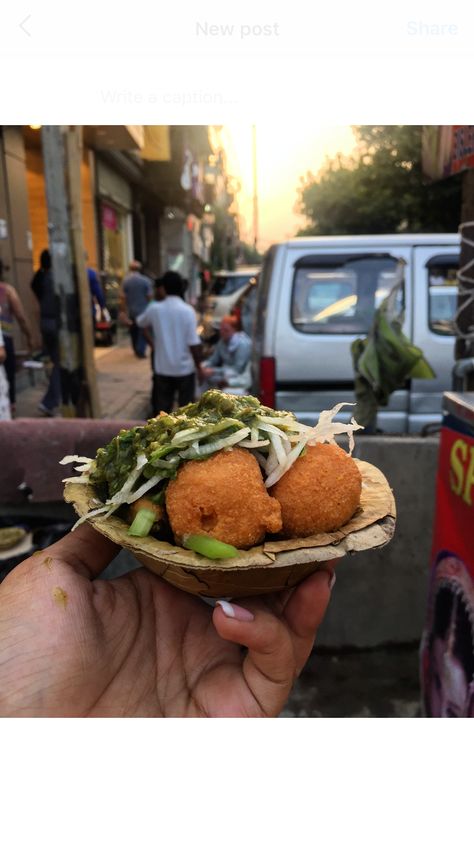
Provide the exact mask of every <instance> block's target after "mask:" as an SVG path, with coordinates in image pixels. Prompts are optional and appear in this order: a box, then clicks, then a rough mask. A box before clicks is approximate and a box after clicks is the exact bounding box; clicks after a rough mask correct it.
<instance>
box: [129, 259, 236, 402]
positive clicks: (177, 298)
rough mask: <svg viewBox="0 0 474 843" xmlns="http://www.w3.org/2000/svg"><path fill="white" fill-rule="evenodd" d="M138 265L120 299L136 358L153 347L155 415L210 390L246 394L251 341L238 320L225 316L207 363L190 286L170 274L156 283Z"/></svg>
mask: <svg viewBox="0 0 474 843" xmlns="http://www.w3.org/2000/svg"><path fill="white" fill-rule="evenodd" d="M141 270H142V267H141V264H140V263H139V262H138V261H133V262H132V263H131V264H130V272H129V274H128V275H127V277H126V278H125V279H124V282H123V285H122V293H121V300H120V318H121V321H122V323H123V324H125V325H127V326H128V328H129V331H130V340H131V344H132V348H133V351H134V353H135V354H136V356H137V357H140V358H143V357H146V348H147V345H148V346H150V348H151V363H152V373H153V375H152V384H153V385H152V397H151V405H152V411H153V414H154V415H157V414H158V413H160V412H162V411H163V412H166V413H169V412H170V411H171V410H172V408H173V406H174V403H175V401H176V402H177V404H178V406H182V405H184V404H188V403H189V402H191V401H194V399H195V397H196V395H197V392H199V391H202V390H204V389H207V388H208V387H211V386H213V387H217V388H219V389H224V388H225V389H226V390H228V391H230V392H235V391H237V392H244V391H245V390H246V389H248V387H249V386H250V354H251V341H250V338H249V337H248V336H247V334H245V332H244V331H242V330H241V329H240V325H239V322H238V319H237V318H236V317H235V316H231V315H229V316H224V317H223V319H222V320H221V323H220V330H219V333H220V337H219V340H218V341H217V343H216V344H215V347H214V350H213V351H212V353H211V354H210V356H208V357H207V358H206V359H205V357H204V352H203V346H202V343H201V339H200V336H199V334H198V330H197V329H198V324H197V314H196V311H195V309H194V308H193V307H192V305H190V304H188V303H187V302H186V301H185V292H186V286H187V282H186V280H185V279H183V278H182V277H181V275H180V274H179V273H178V272H173V271H171V270H169V271H168V272H165V274H164V275H163V276H162V277H160V278H158V279H157V280H156V282H155V287H154V290H153V285H152V282H151V280H150V279H149V278H147V276H146V275H143V274H142V271H141Z"/></svg>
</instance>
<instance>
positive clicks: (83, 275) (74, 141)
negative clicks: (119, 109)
mask: <svg viewBox="0 0 474 843" xmlns="http://www.w3.org/2000/svg"><path fill="white" fill-rule="evenodd" d="M66 153H67V154H66V160H67V173H68V182H69V205H70V215H71V234H72V237H71V245H72V252H73V256H74V263H73V265H74V267H75V270H76V271H75V281H76V285H77V292H78V294H79V312H80V322H81V325H80V332H81V338H82V362H83V374H84V377H83V381H82V390H81V407H80V410H81V412H80V415H89V416H92V418H100V416H101V412H100V401H99V393H98V389H97V376H96V368H95V361H94V332H93V322H92V312H91V293H90V287H89V279H88V277H87V266H86V257H85V250H84V233H83V226H82V201H81V161H82V126H69V127H68V129H67V134H66Z"/></svg>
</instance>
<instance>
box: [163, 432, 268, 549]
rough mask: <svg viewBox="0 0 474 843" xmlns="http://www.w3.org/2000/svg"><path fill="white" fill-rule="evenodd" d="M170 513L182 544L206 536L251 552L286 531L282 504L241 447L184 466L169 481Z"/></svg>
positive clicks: (173, 526) (255, 462)
mask: <svg viewBox="0 0 474 843" xmlns="http://www.w3.org/2000/svg"><path fill="white" fill-rule="evenodd" d="M166 511H167V513H168V518H169V522H170V526H171V529H172V531H173V535H174V537H175V540H176V541H177V543H178V544H183V542H184V537H185V536H186V535H198V534H200V535H203V534H204V535H207V536H211V537H212V538H215V539H218V540H220V541H222V542H226V543H228V544H231V545H233V546H234V547H237V548H249V547H254V545H258V544H260V543H261V542H262V541H263V539H264V538H265V534H266V533H279V532H280V530H281V528H282V520H281V508H280V504H279V503H278V501H276V500H275V499H274V498H271V497H270V495H269V494H268V492H267V490H266V489H265V486H264V483H263V478H262V473H261V471H260V467H259V465H258V462H257V460H256V459H255V457H254V456H253V455H252V454H251V453H250V452H249V451H247V450H245V449H244V448H239V447H236V448H231V449H230V450H229V451H225V450H224V451H218V452H217V453H216V454H213V455H212V456H210V457H209V459H207V460H202V461H201V460H193V461H191V460H190V461H189V462H186V463H183V465H182V466H181V467H180V469H179V470H178V472H177V475H176V478H175V479H174V480H170V481H169V484H168V488H167V490H166Z"/></svg>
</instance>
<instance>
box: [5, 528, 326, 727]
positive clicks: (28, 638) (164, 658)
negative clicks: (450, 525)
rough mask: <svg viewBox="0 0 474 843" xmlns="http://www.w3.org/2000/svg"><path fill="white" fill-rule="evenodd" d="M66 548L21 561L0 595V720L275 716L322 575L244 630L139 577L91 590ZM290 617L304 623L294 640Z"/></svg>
mask: <svg viewBox="0 0 474 843" xmlns="http://www.w3.org/2000/svg"><path fill="white" fill-rule="evenodd" d="M85 531H88V532H85ZM85 531H84V530H83V531H82V545H83V548H84V549H86V550H88V551H89V553H90V551H91V550H94V548H95V549H96V551H97V548H99V549H100V545H101V544H102V545H103V542H105V541H106V540H104V539H102V538H101V537H100V536H98V534H96V533H95V534H94V533H93V531H91V530H90V528H89V527H86V528H85ZM79 532H80V531H79V530H78V531H77V533H78V534H79ZM70 541H71V537H70V536H68V537H66V539H63V540H62V541H61V542H59V543H58V544H57V545H56V546H54V547H53V548H51V549H50V550H48V551H45V552H44V553H42V554H39V555H35V556H33V557H31V558H30V559H29V560H27V561H26V562H25V563H23V564H22V565H21V566H19V568H17V569H16V570H15V571H14V572H13V573H12V574H10V576H9V577H8V578H7V580H6V581H5V582H4V583H3V585H2V586H1V592H0V594H1V598H2V599H1V601H0V678H1V681H0V688H3V689H4V690H3V691H0V713H2V714H3V715H4V716H5V715H9V714H10V715H25V716H41V715H43V716H72V717H74V716H79V717H81V716H105V717H112V716H144V717H156V716H191V717H192V716H207V717H215V716H244V717H249V716H250V717H255V716H262V715H275V714H277V713H278V712H279V711H280V710H281V708H282V707H283V705H284V703H285V701H286V699H287V696H288V694H289V691H290V689H291V685H292V682H293V680H294V678H295V675H296V673H297V672H298V671H299V670H300V669H301V667H302V666H303V664H304V662H305V660H306V658H307V657H308V655H309V652H310V650H311V646H312V643H313V639H314V631H315V623H314V616H315V612H316V610H315V609H314V608H313V615H312V616H311V620H310V619H309V617H306V615H305V605H306V602H307V601H308V598H310V597H311V596H312V598H313V599H314V597H315V595H316V590H317V592H318V595H319V596H318V599H317V600H316V602H317V603H318V606H317V612H316V614H317V616H318V618H317V619H318V620H320V619H321V616H322V613H323V612H324V609H325V606H326V603H327V599H328V588H327V575H326V574H324V575H321V574H317V575H314V577H315V578H318V579H319V582H318V583H316V584H315V583H313V586H312V588H311V583H309V584H308V586H306V590H303V591H301V594H302V595H303V596H302V598H301V599H300V600H299V602H298V599H297V595H296V593H295V595H294V596H293V598H292V600H291V601H289V602H287V603H285V601H288V598H289V594H286V595H283V596H282V597H280V596H279V597H277V598H274V599H272V600H271V601H270V600H269V598H266V599H265V600H263V599H252V600H248V601H245V602H246V605H247V606H248V608H249V609H251V611H252V612H253V613H254V614H255V621H252V622H247V623H243V622H237V621H235V620H232V619H228V618H226V617H225V616H224V614H223V612H222V609H220V608H218V609H214V612H213V610H212V609H211V607H209V606H207V605H205V604H204V603H202V602H201V601H200V600H197V599H196V598H193V597H191V596H190V595H187V594H184V593H182V592H179V591H177V590H176V589H174V588H173V587H171V586H169V585H168V584H167V583H165V582H163V581H162V580H160V579H159V578H158V577H156V576H155V575H153V574H151V573H150V572H148V571H146V570H137V571H133V572H132V573H130V574H128V575H126V576H125V577H121V578H119V579H117V580H113V581H107V580H92V581H91V580H90V579H89V578H87V577H86V576H84V573H85V568H84V554H83V553H78V554H76V552H75V550H74V551H71V549H70ZM68 542H69V545H68ZM76 544H77V542H76ZM80 544H81V542H80V541H79V545H80ZM107 544H108V545H109V544H110V543H107ZM110 547H113V546H112V545H110ZM55 549H59V551H58V552H55ZM102 549H103V547H102ZM107 552H108V553H109V554H110V550H109V549H108V550H107ZM65 554H66V557H67V561H65V558H64V557H65ZM102 558H103V554H102ZM107 561H108V559H107V560H106V562H105V564H107ZM101 567H104V563H103V561H102V563H101ZM321 577H322V579H321ZM307 582H308V581H307ZM305 585H306V584H305ZM316 587H317V589H316ZM301 588H303V587H301ZM326 592H327V593H326ZM295 599H296V600H297V602H296V605H293V608H291V606H292V604H294V600H295ZM295 612H296V615H299V614H301V612H302V613H303V620H302V621H301V623H302V626H301V628H300V629H299V630H298V634H295V630H294V629H293V627H294V623H295V617H294V615H295ZM306 626H307V629H305V627H306ZM225 638H226V639H231V640H225ZM242 644H243V645H245V646H248V647H249V651H248V652H247V653H244V652H242V646H241V645H242ZM251 648H253V649H251ZM255 648H256V649H255Z"/></svg>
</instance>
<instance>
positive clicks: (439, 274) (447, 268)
mask: <svg viewBox="0 0 474 843" xmlns="http://www.w3.org/2000/svg"><path fill="white" fill-rule="evenodd" d="M457 270H458V261H457V260H456V258H454V257H452V258H451V259H450V261H449V262H447V260H446V257H445V256H443V257H442V258H440V260H439V261H437V260H436V259H435V258H433V259H432V260H430V262H429V264H428V320H429V326H430V331H432V332H433V333H434V334H443V335H444V336H453V335H454V316H455V314H456V308H457V299H458V282H457V275H456V273H457Z"/></svg>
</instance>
